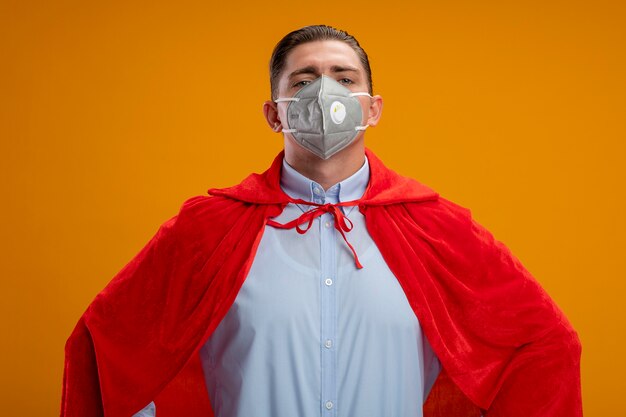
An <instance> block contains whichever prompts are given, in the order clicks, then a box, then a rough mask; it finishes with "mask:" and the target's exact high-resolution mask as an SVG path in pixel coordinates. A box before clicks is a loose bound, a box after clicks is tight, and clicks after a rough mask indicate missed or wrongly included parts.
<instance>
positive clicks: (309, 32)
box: [270, 25, 373, 100]
mask: <svg viewBox="0 0 626 417" xmlns="http://www.w3.org/2000/svg"><path fill="white" fill-rule="evenodd" d="M327 40H332V41H341V42H345V43H346V44H348V45H349V46H350V47H351V48H352V49H353V50H354V52H356V54H357V56H358V57H359V60H360V61H361V65H363V68H364V69H365V74H366V75H367V85H368V90H369V93H370V94H373V88H372V69H371V68H370V61H369V59H368V58H367V54H366V53H365V50H364V49H363V48H361V45H359V42H358V41H357V40H356V38H355V37H354V36H352V35H350V34H349V33H348V32H345V31H343V30H339V29H335V28H334V27H331V26H326V25H314V26H305V27H303V28H301V29H298V30H294V31H293V32H290V33H288V34H287V35H286V36H285V37H284V38H282V39H281V40H280V42H278V43H277V44H276V46H275V47H274V51H273V52H272V57H271V58H270V88H271V95H272V100H274V99H276V95H277V93H278V79H279V78H280V75H281V73H282V72H283V69H284V68H285V60H286V58H287V55H289V52H291V51H292V50H293V49H294V48H295V47H296V46H298V45H302V44H303V43H308V42H315V41H327Z"/></svg>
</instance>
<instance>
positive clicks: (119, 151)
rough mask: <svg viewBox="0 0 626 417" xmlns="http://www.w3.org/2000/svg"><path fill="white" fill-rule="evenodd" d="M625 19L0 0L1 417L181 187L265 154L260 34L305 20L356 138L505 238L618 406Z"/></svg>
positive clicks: (600, 11)
mask: <svg viewBox="0 0 626 417" xmlns="http://www.w3.org/2000/svg"><path fill="white" fill-rule="evenodd" d="M130 3H132V4H130ZM505 3H506V4H505ZM174 4H176V5H174ZM625 17H626V13H625V7H624V3H623V2H621V1H617V0H616V1H593V2H592V1H585V2H583V1H576V0H569V1H545V0H544V1H518V2H503V1H495V0H494V1H477V0H471V1H470V0H467V1H439V2H433V1H411V2H409V1H407V2H396V1H391V0H387V1H384V2H378V1H377V2H371V3H369V2H367V1H360V2H353V1H340V2H322V3H320V2H296V1H294V0H292V1H274V2H259V3H258V4H257V3H249V4H247V3H245V2H244V3H242V2H209V1H180V2H157V1H145V2H141V3H140V2H127V1H108V2H85V1H53V2H35V1H10V0H1V1H0V60H1V65H0V97H1V98H0V138H1V146H2V148H1V153H0V158H1V161H0V162H1V163H0V174H1V180H2V196H3V198H2V204H1V210H2V212H1V215H2V228H1V233H2V236H1V240H0V242H2V243H1V245H2V251H1V253H2V259H1V264H0V268H1V271H2V272H1V273H2V277H1V281H0V297H1V303H0V309H1V310H0V324H1V328H0V330H1V332H0V334H1V335H2V343H1V344H0V361H1V369H2V371H1V372H0V402H1V408H0V409H1V410H2V415H3V416H18V415H19V416H44V415H56V414H57V413H58V409H59V402H60V393H61V391H60V390H61V374H62V366H63V345H64V342H65V339H66V338H67V337H68V335H69V333H70V332H71V330H72V328H73V326H74V324H75V322H76V321H77V319H78V317H79V316H80V314H81V313H82V311H83V310H84V309H85V308H86V307H87V305H88V304H89V302H90V300H91V299H92V298H93V297H94V296H95V294H96V293H97V292H98V291H99V290H100V289H101V288H102V287H104V285H105V284H106V283H107V282H108V281H109V280H110V278H111V277H112V276H113V275H114V274H115V273H116V272H117V271H118V270H119V269H120V268H121V267H122V266H123V265H124V264H125V263H126V262H127V261H128V260H129V259H130V258H131V257H132V256H133V255H134V254H135V253H137V252H138V251H139V249H140V248H141V247H142V246H143V245H144V244H145V242H146V241H147V240H148V239H149V238H150V237H151V236H152V235H153V233H154V232H155V231H156V229H157V227H158V226H159V225H160V224H161V223H162V222H163V221H165V220H166V219H167V218H169V217H170V216H172V215H173V214H175V213H176V212H177V210H178V208H179V207H180V204H181V203H182V201H184V200H185V199H186V198H188V197H190V196H193V195H197V194H203V193H205V191H206V189H208V188H209V187H219V186H226V185H231V184H233V183H235V182H237V181H239V180H240V179H241V178H242V177H244V176H245V175H247V174H248V173H249V172H251V171H257V172H258V171H262V170H264V169H265V168H266V167H267V166H268V165H269V163H270V161H271V159H272V158H273V156H274V155H275V154H276V153H277V152H278V151H279V150H280V149H281V144H282V142H281V138H280V136H279V135H275V134H273V133H272V132H271V131H270V130H269V128H267V127H266V125H265V121H264V120H263V118H262V114H261V105H262V103H263V101H264V100H265V99H267V98H268V94H269V84H268V76H267V62H268V59H269V55H270V53H271V50H272V48H273V46H274V44H275V43H276V42H277V41H278V40H279V39H280V37H282V36H283V35H284V34H286V33H287V32H288V31H290V30H293V29H296V28H298V27H301V26H303V25H306V24H316V23H326V24H331V25H335V26H337V27H340V28H344V29H346V30H348V31H349V32H351V33H353V34H354V35H355V36H356V37H357V38H358V39H359V40H360V42H361V44H362V45H363V46H364V47H365V49H366V50H367V51H368V53H369V55H370V59H371V62H372V69H373V75H374V83H375V87H374V88H375V90H376V92H377V93H379V94H381V95H382V96H383V97H384V99H385V109H384V112H383V118H382V122H381V124H380V125H379V126H378V127H377V128H376V129H373V130H369V131H368V132H367V141H366V142H367V143H368V145H369V146H370V147H371V148H372V149H373V150H374V151H375V152H377V153H378V154H379V156H380V157H382V159H383V160H384V161H385V162H386V163H387V165H388V166H390V167H392V168H394V169H396V170H397V171H399V172H401V173H403V174H406V175H410V176H413V177H415V178H417V179H419V180H420V181H422V182H424V183H426V184H428V185H430V186H432V187H433V188H435V189H436V190H438V191H439V192H440V193H441V194H442V195H444V196H445V197H447V198H449V199H452V200H454V201H456V202H457V203H459V204H461V205H464V206H467V207H470V208H472V210H473V213H474V215H475V216H476V218H477V219H478V220H479V221H480V222H481V223H483V224H484V225H485V226H487V227H488V228H489V229H490V230H491V231H492V232H494V234H495V235H496V237H498V238H499V239H500V240H503V241H504V242H505V243H506V244H507V245H508V246H509V247H510V248H511V249H512V250H513V252H514V253H515V254H516V255H517V256H518V257H519V258H520V259H521V260H522V261H523V262H524V264H525V265H526V266H527V267H528V268H529V269H530V270H531V271H532V272H533V273H534V275H535V276H536V277H537V279H538V280H539V281H540V282H541V283H542V284H543V286H544V287H545V288H546V290H547V291H548V292H549V293H550V294H551V295H552V296H553V298H554V299H555V300H556V301H557V303H558V304H559V305H560V306H561V308H562V309H563V310H564V311H565V312H566V314H567V315H568V317H569V318H570V320H571V321H572V323H573V324H574V327H575V328H576V329H577V330H578V332H579V334H580V336H581V338H582V342H583V351H584V352H583V369H582V372H583V393H584V404H585V413H586V415H587V416H625V415H626V407H625V406H624V402H623V395H624V394H623V391H624V388H625V384H624V382H623V381H624V374H625V373H626V359H625V357H626V355H625V353H624V352H625V350H624V345H625V343H626V337H625V333H626V332H625V324H624V320H625V319H626V302H625V301H624V295H625V293H626V285H625V282H624V278H626V276H625V275H626V274H625V273H624V272H625V265H624V264H625V262H624V260H625V256H624V251H625V249H626V244H625V236H626V227H625V220H624V216H625V215H626V207H625V206H626V204H625V202H626V198H625V197H624V190H625V187H624V181H625V180H626V175H625V174H626V172H625V169H624V156H625V155H626V153H625V145H624V141H625V139H626V134H625V133H626V123H625V115H626V112H625V110H626V77H625V75H626V29H625V28H626V19H625Z"/></svg>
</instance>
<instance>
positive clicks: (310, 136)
mask: <svg viewBox="0 0 626 417" xmlns="http://www.w3.org/2000/svg"><path fill="white" fill-rule="evenodd" d="M356 96H369V97H371V96H370V94H369V93H353V92H352V91H350V90H348V89H347V88H346V87H344V86H343V85H341V84H339V83H338V82H337V81H335V80H333V79H332V78H330V77H327V76H325V75H322V76H321V77H320V78H318V79H316V80H315V81H313V82H312V83H311V84H308V85H306V86H304V87H303V88H302V89H301V90H299V91H298V92H297V93H296V94H295V95H294V96H293V97H286V98H278V99H276V100H275V102H276V103H280V102H283V101H287V102H290V103H289V104H288V106H287V126H286V129H285V128H283V132H284V133H291V134H292V135H293V137H294V138H295V140H296V141H297V142H298V143H299V144H300V145H302V146H303V147H304V148H306V149H308V150H309V151H311V152H313V153H314V154H315V155H317V156H319V157H320V158H322V159H328V158H330V157H331V156H333V155H334V154H336V153H337V152H339V151H340V150H342V149H344V148H345V147H346V146H348V145H349V144H350V143H351V142H352V141H353V140H354V138H356V136H357V135H358V134H359V131H361V130H365V129H367V125H366V126H362V125H361V120H363V110H362V108H361V103H360V102H359V99H357V98H356Z"/></svg>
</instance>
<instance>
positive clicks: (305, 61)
mask: <svg viewBox="0 0 626 417" xmlns="http://www.w3.org/2000/svg"><path fill="white" fill-rule="evenodd" d="M307 67H308V68H315V69H317V70H318V71H320V72H322V71H325V70H331V69H332V68H333V67H334V68H340V67H344V68H354V69H357V70H358V71H359V72H364V71H365V70H364V68H363V65H362V64H361V60H360V59H359V57H358V55H357V53H356V52H355V51H354V49H352V47H351V46H350V45H348V44H346V43H345V42H342V41H335V40H327V41H314V42H307V43H303V44H301V45H298V46H296V47H295V48H294V49H292V50H291V51H290V52H289V54H288V55H287V57H286V59H285V69H284V71H283V74H282V75H283V76H287V77H289V75H290V74H291V73H292V72H293V71H297V70H298V69H301V68H307Z"/></svg>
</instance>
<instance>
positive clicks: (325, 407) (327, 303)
mask: <svg viewBox="0 0 626 417" xmlns="http://www.w3.org/2000/svg"><path fill="white" fill-rule="evenodd" d="M319 191H321V193H320V192H319ZM313 194H314V197H315V199H316V201H315V202H316V203H320V204H323V203H325V202H326V201H325V200H326V195H325V194H324V191H323V190H322V189H321V188H319V189H316V186H314V187H313ZM318 198H319V200H320V201H317V199H318ZM329 202H330V201H329ZM319 220H320V221H319V230H320V239H321V242H320V249H321V251H320V255H321V256H320V262H321V265H320V272H321V276H320V286H321V297H320V303H321V305H320V312H321V319H322V320H321V322H322V326H321V334H320V349H321V357H322V375H321V376H322V381H321V382H322V387H321V394H322V404H321V405H322V407H321V408H322V415H323V416H324V417H335V416H336V415H337V404H336V401H337V388H336V379H337V362H336V360H337V359H336V351H335V349H333V347H334V343H333V341H334V340H335V339H336V331H337V330H336V329H337V324H336V322H337V313H336V285H335V282H334V280H335V275H336V269H337V255H336V246H337V245H336V241H335V239H336V236H335V229H334V228H333V227H332V226H333V224H334V222H333V217H332V215H331V214H329V213H325V214H324V215H322V216H321V217H320V218H319Z"/></svg>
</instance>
